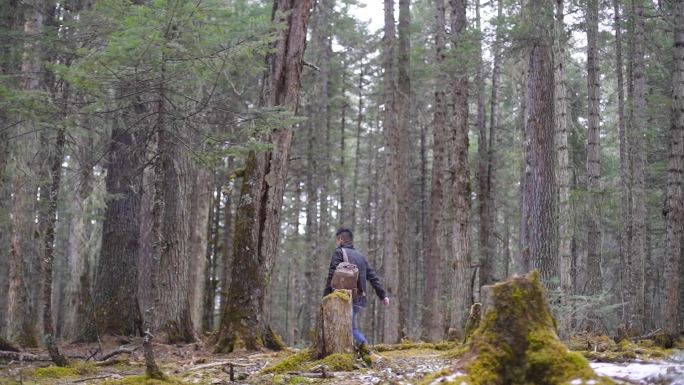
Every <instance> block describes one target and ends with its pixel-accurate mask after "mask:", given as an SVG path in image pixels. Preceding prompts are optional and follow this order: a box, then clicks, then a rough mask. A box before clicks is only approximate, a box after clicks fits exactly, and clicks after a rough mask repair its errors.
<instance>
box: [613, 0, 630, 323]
mask: <svg viewBox="0 0 684 385" xmlns="http://www.w3.org/2000/svg"><path fill="white" fill-rule="evenodd" d="M613 12H614V14H615V18H614V28H615V67H616V77H617V91H618V137H619V141H620V217H621V218H622V221H623V225H622V226H621V227H620V240H619V242H620V246H619V249H620V286H621V288H622V290H620V292H621V293H623V294H622V295H623V296H624V295H626V294H627V296H626V297H623V298H621V300H622V302H623V303H624V304H627V303H628V302H629V295H628V292H627V286H628V281H629V279H630V278H629V277H630V271H631V270H630V269H629V264H628V261H630V260H631V257H629V250H630V247H629V245H630V243H631V239H632V231H631V229H632V207H631V206H632V204H631V199H632V188H631V184H632V181H631V176H630V173H629V163H630V161H629V157H630V155H629V154H630V151H631V150H630V149H629V142H628V138H627V135H626V129H625V91H624V90H625V86H624V80H623V74H622V68H623V63H622V26H621V23H620V20H621V19H620V5H619V1H618V0H613ZM622 319H623V322H627V307H626V306H625V305H623V307H622Z"/></svg>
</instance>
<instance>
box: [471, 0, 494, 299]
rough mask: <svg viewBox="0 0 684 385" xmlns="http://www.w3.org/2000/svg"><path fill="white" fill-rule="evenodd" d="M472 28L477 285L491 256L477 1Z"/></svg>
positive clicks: (485, 278)
mask: <svg viewBox="0 0 684 385" xmlns="http://www.w3.org/2000/svg"><path fill="white" fill-rule="evenodd" d="M475 23H476V25H475V28H476V29H477V33H478V34H480V38H479V41H478V45H477V56H478V57H477V60H478V65H477V72H476V75H475V83H476V87H477V131H478V136H477V155H478V157H477V163H478V169H477V202H478V206H477V209H478V218H479V223H478V238H477V240H478V248H479V253H480V260H479V263H478V265H479V281H480V282H479V284H480V286H483V285H489V284H490V283H491V277H492V271H491V270H492V258H491V251H490V244H489V235H490V231H491V230H490V223H491V218H490V214H491V209H490V208H489V206H490V205H491V197H490V191H491V186H489V184H488V183H489V181H490V178H489V175H488V172H489V150H488V149H487V144H488V143H487V123H486V122H487V120H486V119H487V117H486V114H485V79H484V73H483V71H484V69H483V68H482V67H483V65H484V62H483V59H482V37H481V35H482V33H483V32H482V27H481V25H480V0H477V1H476V3H475Z"/></svg>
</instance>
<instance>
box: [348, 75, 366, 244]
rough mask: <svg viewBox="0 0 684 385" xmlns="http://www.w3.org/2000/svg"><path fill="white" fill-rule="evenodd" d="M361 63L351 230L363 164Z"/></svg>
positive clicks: (353, 225) (354, 221)
mask: <svg viewBox="0 0 684 385" xmlns="http://www.w3.org/2000/svg"><path fill="white" fill-rule="evenodd" d="M360 64H361V69H360V71H359V84H358V85H357V87H358V92H359V105H358V107H357V116H356V150H355V156H354V181H353V183H352V185H353V187H352V189H353V190H352V207H351V230H352V232H354V230H355V229H356V206H357V204H358V195H359V168H360V165H361V131H362V123H363V84H364V82H363V75H364V73H363V62H361V63H360Z"/></svg>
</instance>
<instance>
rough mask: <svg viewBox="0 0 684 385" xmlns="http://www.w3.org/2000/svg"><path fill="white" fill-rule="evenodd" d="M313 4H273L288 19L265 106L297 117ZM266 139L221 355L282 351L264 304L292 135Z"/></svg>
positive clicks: (240, 222) (242, 233)
mask: <svg viewBox="0 0 684 385" xmlns="http://www.w3.org/2000/svg"><path fill="white" fill-rule="evenodd" d="M310 5H311V3H310V1H309V0H302V1H298V2H296V3H294V4H293V3H290V2H288V1H286V0H278V1H277V2H275V3H274V9H273V15H274V17H276V16H277V17H279V18H283V17H284V16H283V15H287V17H286V18H285V19H281V20H279V21H280V22H284V25H285V28H282V29H280V32H279V34H280V38H279V40H278V42H277V43H276V45H275V51H274V53H272V54H270V55H269V56H268V57H267V67H268V73H267V74H266V76H265V79H264V83H263V84H264V89H263V94H262V97H263V99H262V102H263V105H264V106H266V107H274V106H284V107H286V108H288V109H289V110H290V111H292V112H293V113H296V105H297V101H298V98H299V79H300V74H301V71H302V57H303V54H304V49H305V47H306V32H307V21H308V18H309V8H310ZM274 21H275V20H274ZM267 140H268V143H271V144H272V146H273V147H272V149H271V150H269V151H265V152H262V153H260V154H256V153H250V154H249V156H248V158H247V162H246V165H245V174H244V175H245V177H244V184H243V189H242V195H243V196H248V197H249V198H251V199H242V200H241V202H240V205H239V206H238V208H237V215H236V229H235V254H234V263H233V274H232V276H233V277H232V278H233V279H232V281H231V287H230V292H229V296H228V304H227V306H226V309H225V312H224V313H223V317H222V320H221V331H220V334H219V340H218V345H217V348H216V350H217V351H221V352H226V351H232V350H234V349H235V348H238V347H239V346H240V345H243V346H245V347H247V348H248V349H256V348H258V347H259V346H266V347H270V348H279V347H280V346H279V344H278V341H276V340H275V339H274V336H273V331H272V330H271V328H270V327H269V326H268V325H265V324H264V321H263V320H265V319H268V317H267V316H266V314H265V311H266V309H264V303H265V301H264V300H265V298H266V289H267V282H268V280H269V278H270V275H271V270H272V268H273V263H274V261H275V254H276V246H277V241H278V233H279V226H280V212H281V208H282V202H283V192H284V189H285V181H286V177H287V161H288V156H289V150H290V144H291V142H292V130H291V129H290V128H289V127H282V128H279V129H276V130H274V131H273V132H271V133H270V135H269V136H268V138H267ZM244 293H251V295H249V296H245V295H244Z"/></svg>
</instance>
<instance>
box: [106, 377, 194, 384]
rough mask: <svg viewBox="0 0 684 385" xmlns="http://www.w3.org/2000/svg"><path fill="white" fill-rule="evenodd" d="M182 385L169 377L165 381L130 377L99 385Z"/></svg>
mask: <svg viewBox="0 0 684 385" xmlns="http://www.w3.org/2000/svg"><path fill="white" fill-rule="evenodd" d="M168 384H174V385H184V384H185V382H183V381H181V380H179V379H176V378H172V377H169V378H167V379H166V380H155V379H153V378H150V377H148V376H130V377H124V378H122V379H120V380H113V381H111V380H110V381H104V382H103V383H102V384H101V385H168Z"/></svg>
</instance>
